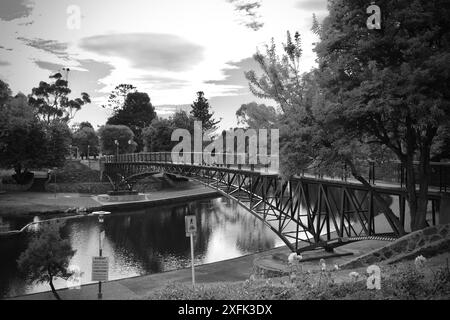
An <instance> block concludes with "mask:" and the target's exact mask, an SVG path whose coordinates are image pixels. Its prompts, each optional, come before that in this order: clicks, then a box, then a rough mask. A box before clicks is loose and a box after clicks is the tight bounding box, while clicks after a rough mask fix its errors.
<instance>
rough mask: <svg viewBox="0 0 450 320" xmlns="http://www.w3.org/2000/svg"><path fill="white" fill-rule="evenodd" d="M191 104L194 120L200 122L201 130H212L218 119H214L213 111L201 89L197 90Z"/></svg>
mask: <svg viewBox="0 0 450 320" xmlns="http://www.w3.org/2000/svg"><path fill="white" fill-rule="evenodd" d="M191 106H192V110H191V114H192V116H193V117H194V118H195V119H196V120H198V121H201V122H202V127H203V131H214V130H216V129H217V124H218V123H219V122H220V120H217V121H216V120H215V119H214V118H213V116H214V112H211V106H210V105H209V102H208V99H206V98H205V93H204V92H203V91H199V92H197V100H196V101H194V102H193V103H192V105H191Z"/></svg>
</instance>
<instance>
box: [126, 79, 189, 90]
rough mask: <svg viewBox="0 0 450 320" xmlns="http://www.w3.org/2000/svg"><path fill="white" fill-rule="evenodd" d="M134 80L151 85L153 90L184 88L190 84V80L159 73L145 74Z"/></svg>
mask: <svg viewBox="0 0 450 320" xmlns="http://www.w3.org/2000/svg"><path fill="white" fill-rule="evenodd" d="M132 80H136V81H139V82H142V83H144V84H146V85H149V86H150V87H151V89H152V90H168V89H182V88H184V87H186V86H188V85H189V81H187V80H182V79H177V78H171V77H164V76H158V75H143V76H139V77H135V78H133V79H132Z"/></svg>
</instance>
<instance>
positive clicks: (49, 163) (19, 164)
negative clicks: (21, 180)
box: [0, 94, 71, 175]
mask: <svg viewBox="0 0 450 320" xmlns="http://www.w3.org/2000/svg"><path fill="white" fill-rule="evenodd" d="M70 140H71V133H70V130H69V128H68V126H67V124H66V123H64V122H61V121H58V120H54V121H51V122H50V123H46V122H42V121H39V119H38V118H37V117H36V116H35V114H34V112H33V108H32V107H30V106H29V105H28V102H27V98H26V97H25V96H24V95H23V94H18V95H16V96H15V97H9V98H8V99H7V101H5V103H3V104H2V105H1V106H0V152H1V154H2V156H1V157H0V165H1V166H3V167H12V166H14V167H15V169H16V173H17V174H18V175H20V174H21V173H22V169H23V168H24V169H27V168H42V167H53V166H62V165H63V164H64V161H65V156H66V155H67V154H68V147H69V144H70Z"/></svg>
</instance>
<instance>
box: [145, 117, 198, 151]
mask: <svg viewBox="0 0 450 320" xmlns="http://www.w3.org/2000/svg"><path fill="white" fill-rule="evenodd" d="M194 121H195V119H194V117H192V116H189V115H188V114H187V113H186V112H185V111H178V112H175V114H174V115H173V116H171V117H169V119H162V118H156V119H155V120H153V121H152V124H151V125H150V126H149V127H147V128H145V129H144V131H143V139H144V144H145V146H146V147H147V149H148V151H149V152H164V151H165V152H169V151H171V150H172V148H173V147H174V146H175V144H176V142H173V141H171V137H172V132H173V131H174V130H176V129H186V130H188V131H189V132H190V133H191V134H192V133H193V131H194Z"/></svg>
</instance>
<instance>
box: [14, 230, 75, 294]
mask: <svg viewBox="0 0 450 320" xmlns="http://www.w3.org/2000/svg"><path fill="white" fill-rule="evenodd" d="M62 226H63V223H61V222H57V221H50V222H46V223H43V224H40V225H39V227H40V229H39V230H38V232H37V233H35V234H34V235H33V236H32V239H31V241H29V242H28V247H27V248H26V250H25V251H24V252H22V254H21V255H20V257H19V259H18V260H17V264H18V267H19V269H20V270H21V271H22V272H23V273H24V274H25V275H26V276H27V280H28V281H29V282H30V283H33V282H37V283H44V282H46V283H49V284H50V287H51V289H52V292H53V295H54V296H55V297H56V298H57V299H58V300H60V297H59V295H58V293H57V291H56V289H55V287H54V285H53V280H54V279H55V278H63V279H66V280H67V279H68V278H70V276H71V275H72V272H70V271H69V263H70V259H71V258H72V257H73V255H74V254H75V252H76V251H75V250H73V249H72V245H71V244H70V241H69V240H68V239H63V238H62V237H61V233H60V230H61V228H62Z"/></svg>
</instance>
